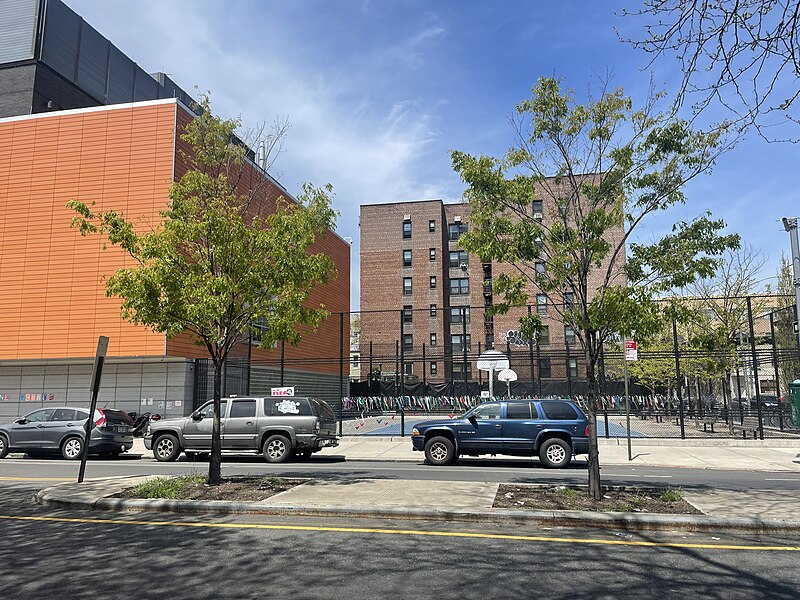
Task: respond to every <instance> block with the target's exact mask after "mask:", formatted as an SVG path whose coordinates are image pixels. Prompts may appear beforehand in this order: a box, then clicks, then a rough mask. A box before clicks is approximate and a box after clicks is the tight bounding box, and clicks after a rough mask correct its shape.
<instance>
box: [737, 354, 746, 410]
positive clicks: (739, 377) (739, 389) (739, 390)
mask: <svg viewBox="0 0 800 600" xmlns="http://www.w3.org/2000/svg"><path fill="white" fill-rule="evenodd" d="M736 393H737V394H738V396H737V397H736V402H737V404H739V425H744V406H742V375H741V373H739V351H738V350H737V351H736Z"/></svg>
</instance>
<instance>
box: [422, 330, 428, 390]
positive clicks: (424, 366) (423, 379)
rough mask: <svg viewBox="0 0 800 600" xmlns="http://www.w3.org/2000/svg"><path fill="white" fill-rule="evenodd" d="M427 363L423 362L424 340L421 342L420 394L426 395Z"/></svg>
mask: <svg viewBox="0 0 800 600" xmlns="http://www.w3.org/2000/svg"><path fill="white" fill-rule="evenodd" d="M427 376H428V365H427V363H426V362H425V342H422V395H423V396H427V395H428V379H427Z"/></svg>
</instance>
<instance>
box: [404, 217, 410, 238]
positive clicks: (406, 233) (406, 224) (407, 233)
mask: <svg viewBox="0 0 800 600" xmlns="http://www.w3.org/2000/svg"><path fill="white" fill-rule="evenodd" d="M411 231H412V230H411V221H410V220H404V221H403V239H404V240H410V239H411Z"/></svg>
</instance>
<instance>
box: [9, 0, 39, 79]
mask: <svg viewBox="0 0 800 600" xmlns="http://www.w3.org/2000/svg"><path fill="white" fill-rule="evenodd" d="M37 14H38V1H37V0H2V2H0V63H7V62H15V61H18V60H30V59H32V58H33V57H34V54H33V44H34V40H35V36H36V21H37ZM0 89H2V88H0Z"/></svg>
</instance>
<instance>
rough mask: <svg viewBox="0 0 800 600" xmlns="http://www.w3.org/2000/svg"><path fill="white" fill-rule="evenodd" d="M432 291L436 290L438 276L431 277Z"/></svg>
mask: <svg viewBox="0 0 800 600" xmlns="http://www.w3.org/2000/svg"><path fill="white" fill-rule="evenodd" d="M431 289H432V290H435V289H436V275H431Z"/></svg>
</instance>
